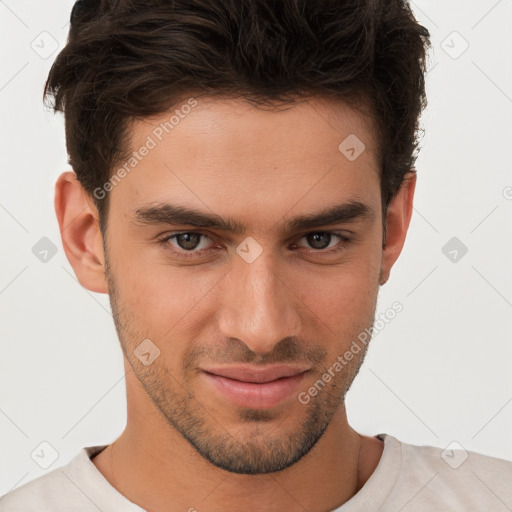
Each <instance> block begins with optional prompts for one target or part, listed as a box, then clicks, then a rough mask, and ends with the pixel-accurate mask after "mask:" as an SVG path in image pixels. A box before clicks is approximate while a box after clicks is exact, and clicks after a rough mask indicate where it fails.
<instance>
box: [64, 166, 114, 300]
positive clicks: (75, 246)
mask: <svg viewBox="0 0 512 512" xmlns="http://www.w3.org/2000/svg"><path fill="white" fill-rule="evenodd" d="M55 213H56V214H57V220H58V222H59V229H60V235H61V239H62V245H63V246H64V252H65V253H66V256H67V258H68V261H69V263H70V264H71V266H72V267H73V270H74V271H75V275H76V277H77V279H78V281H79V282H80V284H81V285H82V286H84V287H85V288H87V289H88V290H90V291H92V292H98V293H108V286H107V281H106V278H105V255H104V252H103V238H102V235H101V231H100V227H99V215H98V210H97V208H96V206H95V205H94V202H93V201H92V199H91V197H90V196H89V195H88V194H87V192H86V191H85V190H84V188H83V187H82V185H81V184H80V182H79V181H78V180H77V178H76V174H75V173H74V172H69V171H68V172H64V173H62V174H61V175H60V176H59V178H58V180H57V183H56V184H55Z"/></svg>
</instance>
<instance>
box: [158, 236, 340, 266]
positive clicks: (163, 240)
mask: <svg viewBox="0 0 512 512" xmlns="http://www.w3.org/2000/svg"><path fill="white" fill-rule="evenodd" d="M192 233H193V234H196V235H200V236H203V237H206V238H209V239H210V240H211V237H209V236H208V235H207V234H206V233H200V232H198V231H181V232H179V233H174V234H172V235H165V236H164V237H163V238H161V239H159V243H161V244H162V245H163V246H164V248H165V249H166V250H170V251H171V252H172V253H173V256H176V257H178V258H182V259H190V258H196V257H201V256H203V255H204V254H206V253H209V252H211V251H212V250H214V249H202V250H199V251H197V250H192V251H183V252H181V251H177V250H175V249H169V245H170V244H169V243H168V242H169V240H171V239H173V238H176V237H178V236H180V235H188V234H192ZM318 234H329V235H332V236H334V237H336V238H337V239H338V240H340V242H341V243H340V244H338V245H337V246H335V247H336V248H334V249H330V250H325V249H312V250H311V251H310V252H314V253H317V254H334V253H337V252H340V251H342V250H344V249H346V248H347V246H348V245H349V243H350V238H348V237H347V236H345V235H342V234H341V233H337V232H335V231H311V232H309V233H306V234H305V235H302V236H301V237H300V238H301V239H302V238H305V237H307V236H310V235H318Z"/></svg>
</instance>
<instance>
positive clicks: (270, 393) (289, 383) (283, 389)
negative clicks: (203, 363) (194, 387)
mask: <svg viewBox="0 0 512 512" xmlns="http://www.w3.org/2000/svg"><path fill="white" fill-rule="evenodd" d="M203 374H204V375H205V377H206V378H207V379H208V381H209V382H211V383H212V384H213V385H214V386H215V388H216V389H217V390H218V391H220V392H221V393H222V395H224V396H225V397H227V398H228V399H229V400H230V401H232V402H234V403H235V404H236V405H238V406H240V407H249V408H251V409H266V408H269V407H274V406H276V405H278V404H279V403H281V402H282V401H283V400H285V399H286V398H288V397H289V396H291V395H293V394H294V393H296V392H297V390H298V388H299V386H300V384H301V382H302V380H303V379H304V375H305V373H301V374H299V375H293V376H292V377H283V378H281V379H277V380H274V381H272V382H265V383H255V382H242V381H239V380H234V379H228V378H227V377H221V376H219V375H214V374H212V373H207V372H203Z"/></svg>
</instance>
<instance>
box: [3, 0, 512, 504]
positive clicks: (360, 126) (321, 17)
mask: <svg viewBox="0 0 512 512" xmlns="http://www.w3.org/2000/svg"><path fill="white" fill-rule="evenodd" d="M428 45H429V34H428V31H427V30H426V29H425V28H424V27H422V26H420V25H418V24H417V22H416V20H415V19H414V17H413V15H412V13H411V11H410V9H409V7H408V6H407V4H406V3H405V2H403V1H400V0H392V1H389V0H388V1H363V0H358V1H355V0H352V1H334V0H332V1H318V0H281V1H279V2H278V1H271V0H238V1H236V2H234V1H229V0H219V1H218V2H209V1H206V0H188V1H179V0H176V1H174V2H170V1H168V0H167V1H165V0H150V1H148V0H145V1H144V2H143V1H136V0H131V1H130V0H120V1H118V2H113V1H107V0H103V1H84V2H77V3H76V4H75V7H74V9H73V12H72V16H71V28H70V34H69V40H68V44H67V46H66V47H65V48H64V49H63V50H62V52H61V53H60V54H59V56H58V58H57V59H56V62H55V63H54V65H53V67H52V70H51V72H50V76H49V78H48V82H47V86H46V89H45V93H46V94H48V95H53V96H54V98H55V109H56V110H62V111H64V112H65V122H66V140H67V148H68V153H69V155H70V163H71V165H72V166H73V170H74V172H65V173H63V174H62V175H61V176H60V177H59V179H58V181H57V184H56V195H55V208H56V213H57V217H58V221H59V226H60V229H61V234H62V242H63V246H64V250H65V252H66V255H67V257H68V259H69V261H70V263H71V265H72V266H73V269H74V271H75V273H76V276H77V278H78V279H79V281H80V283H81V284H82V285H83V286H84V287H85V288H87V289H88V290H91V291H95V292H99V293H108V294H109V297H110V301H111V306H112V312H113V315H114V320H115V324H116V328H117V333H118V336H119V340H120V343H121V346H122V349H123V352H124V361H125V368H126V385H127V397H128V421H127V425H126V428H125V430H124V431H123V433H122V434H121V435H120V436H119V438H118V439H117V440H116V441H115V442H113V443H112V444H110V445H108V446H107V445H104V446H92V447H85V448H83V449H82V450H81V451H80V452H79V453H78V454H77V456H76V457H75V458H74V459H73V460H72V461H71V462H70V463H69V464H68V465H66V466H64V467H61V468H57V469H55V470H53V471H51V472H49V473H47V474H46V475H44V476H43V477H40V478H38V479H36V480H34V481H32V482H29V483H27V484H25V485H23V486H21V487H19V488H18V489H16V490H14V491H12V492H11V493H9V494H7V495H6V496H4V497H3V498H2V499H1V500H0V507H1V508H2V510H5V511H6V512H14V511H21V510H23V511H32V510H34V511H35V510H38V511H64V510H66V511H67V510H73V511H93V510H94V511H95V510H102V511H104V512H106V511H140V510H148V511H179V510H183V511H186V510H188V511H196V510H197V511H209V512H220V511H226V510H244V511H269V512H273V511H282V510H286V511H303V510H307V511H309V512H327V511H334V510H339V511H344V512H345V511H347V512H354V511H377V510H379V511H398V510H404V511H427V510H429V511H430V510H457V511H458V510H486V511H487V510H493V511H499V510H507V508H508V509H510V508H511V507H512V485H511V483H512V463H510V462H507V461H505V460H500V459H494V458H491V457H486V456H483V455H479V454H476V453H470V454H469V456H468V457H467V460H465V461H464V462H463V463H462V464H460V465H457V467H455V466H456V465H449V464H447V463H446V462H445V460H443V458H442V457H441V449H439V448H434V447H419V446H413V445H409V444H406V443H402V442H400V441H399V440H398V439H396V438H394V437H393V436H390V435H385V434H381V435H379V436H375V437H369V436H363V435H360V434H359V433H357V432H355V431H354V430H353V429H352V428H351V427H350V425H349V424H348V422H347V416H346V410H345V405H344V398H345V395H346V393H347V391H348V389H349V388H350V385H351V383H352V381H353V379H354V377H355V376H356V374H357V372H358V370H359V368H360V366H361V364H362V362H363V360H364V356H365V353H366V349H367V346H368V341H369V340H368V335H367V333H368V332H370V333H371V330H372V326H373V323H374V319H375V310H376V302H377V296H378V291H379V287H380V286H381V285H382V284H384V283H385V282H386V281H387V280H388V278H389V275H390V271H391V268H392V266H393V265H394V263H395V261H396V260H397V258H398V257H399V254H400V252H401V250H402V247H403V245H404V242H405V237H406V233H407V229H408V226H409V222H410V219H411V214H412V204H413V195H414V189H415V183H416V174H415V171H414V168H413V164H414V161H415V155H414V150H415V148H416V147H417V140H416V135H417V129H418V118H419V115H420V113H421V110H422V108H423V107H424V106H425V104H426V101H425V90H424V72H425V50H426V48H427V47H428ZM365 334H366V336H365ZM466 455H467V454H464V456H466ZM451 456H453V457H454V458H458V457H460V456H461V454H460V453H458V452H453V453H452V454H451Z"/></svg>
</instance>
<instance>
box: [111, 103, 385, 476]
mask: <svg viewBox="0 0 512 512" xmlns="http://www.w3.org/2000/svg"><path fill="white" fill-rule="evenodd" d="M184 104H186V101H185V102H184ZM176 109H177V110H179V111H180V112H181V114H182V115H181V116H179V122H176V119H177V118H174V120H173V121H174V128H173V129H172V130H169V128H168V126H169V125H167V129H168V130H169V133H168V134H167V133H165V130H164V131H163V132H162V129H161V127H160V129H159V126H160V123H165V122H168V121H169V119H170V118H171V116H172V115H173V114H174V108H173V111H172V112H170V113H169V114H165V115H162V116H161V117H159V118H158V119H153V120H152V121H151V122H149V121H144V122H142V121H138V122H136V123H135V124H134V127H133V139H132V148H133V149H134V150H135V151H137V150H139V148H141V147H142V146H146V147H149V148H150V149H149V151H147V154H146V155H145V156H143V157H141V159H140V162H138V163H137V164H136V165H135V166H132V167H131V170H130V172H129V173H128V174H127V176H126V177H124V178H123V179H122V180H121V182H120V183H118V184H116V186H115V187H114V188H113V190H112V191H111V192H110V206H109V213H108V227H107V231H106V245H107V257H108V281H109V293H110V298H111V303H112V309H113V313H114V317H115V322H116V327H117V330H118V334H119V337H120V341H121V345H122V347H123V350H124V353H125V357H126V358H127V359H128V360H129V362H130V364H131V365H132V367H133V370H134V373H135V375H136V376H137V378H138V379H139V381H140V383H141V384H142V385H143V387H144V389H145V390H146V392H147V397H149V399H150V400H151V401H152V402H153V403H154V404H155V406H156V407H158V409H159V410H160V411H161V413H162V414H163V416H164V418H165V419H166V421H167V422H168V424H169V425H170V426H171V428H175V429H177V430H178V431H179V432H180V433H181V434H182V435H183V436H184V437H185V438H186V439H187V440H188V441H189V442H190V443H191V444H192V445H193V446H194V447H195V448H196V449H197V450H198V451H199V453H200V454H201V455H202V456H203V457H205V458H206V459H208V460H209V461H210V462H212V463H214V464H216V465H217V466H219V467H222V468H224V469H226V470H229V471H233V472H239V473H252V474H255V473H266V472H273V471H278V470H281V469H284V468H285V467H288V466H289V465H291V464H293V463H294V462H296V461H297V460H299V459H300V458H301V457H302V456H303V455H305V454H306V453H307V452H308V451H309V450H310V449H311V448H312V447H313V446H314V444H315V443H316V442H317V441H318V440H319V438H320V437H321V436H322V434H323V433H324V431H325V429H326V428H327V426H328V424H329V422H330V421H331V419H332V418H333V416H334V414H335V412H336V410H337V409H338V408H339V406H340V405H341V404H342V403H343V399H344V396H345V393H346V392H347V390H348V388H349V387H350V385H351V383H352V380H353V378H354V377H355V375H356V373H357V371H358V369H359V366H360V364H361V363H362V360H363V357H364V353H365V350H361V351H360V352H359V353H358V354H356V355H354V358H353V359H352V360H351V361H350V362H349V363H348V364H347V365H346V366H344V367H343V369H342V370H341V371H339V372H337V373H336V376H335V377H334V378H332V379H330V380H329V382H328V383H326V384H325V386H324V387H323V388H322V389H321V390H320V391H319V392H318V393H317V395H316V396H314V397H312V398H311V400H310V401H309V402H308V403H304V402H305V401H304V400H299V395H300V393H301V392H302V393H303V392H304V391H307V390H308V389H309V388H311V387H312V386H314V384H315V382H317V381H318V380H319V379H321V378H322V375H323V374H324V372H326V371H327V370H328V369H329V368H331V367H332V366H333V364H334V363H335V361H336V360H337V357H338V355H340V354H343V353H344V352H345V351H346V350H347V349H348V348H349V346H350V344H351V343H352V341H353V340H355V339H356V338H357V336H358V334H359V333H361V332H363V331H364V330H365V328H370V327H371V326H372V324H373V319H374V314H375V308H376V300H377V294H378V289H379V279H380V270H381V263H382V216H381V198H380V186H379V175H378V167H377V156H376V153H375V151H376V148H375V145H374V140H373V139H372V137H371V135H370V132H369V130H368V127H367V125H365V124H364V121H363V118H362V117H361V114H359V113H358V112H356V111H353V110H351V109H350V108H349V107H348V106H346V105H344V104H342V103H334V102H330V101H327V100H320V99H314V100H311V101H310V102H306V103H300V104H298V105H296V106H294V107H293V108H290V109H288V110H285V111H278V110H272V111H263V110H258V109H256V108H255V107H253V106H250V105H249V104H247V103H244V102H242V101H241V100H228V99H216V100H213V99H208V100H207V99H205V98H201V99H200V100H198V102H197V105H196V106H194V107H193V108H191V109H188V108H186V109H181V110H180V105H177V106H176ZM189 110H190V112H189ZM185 112H189V113H187V114H184V113H185ZM350 134H354V135H356V136H357V138H358V139H359V140H360V141H362V142H363V143H364V144H365V146H366V149H365V150H364V151H363V152H362V153H361V154H360V155H359V156H358V157H357V158H356V159H355V160H353V158H347V156H346V155H347V154H348V155H349V156H352V152H351V151H350V149H349V150H348V153H347V152H346V151H344V153H342V152H341V151H340V149H339V148H338V146H339V145H340V143H341V142H342V141H344V140H345V139H346V138H347V137H348V136H349V135H350ZM148 137H150V139H151V141H150V139H148ZM159 139H161V140H159ZM350 140H351V139H349V141H350ZM352 140H353V139H352ZM153 146H154V147H153ZM345 149H346V148H345ZM358 150H359V147H358V148H356V153H355V154H356V155H357V151H358ZM141 153H146V151H144V150H143V151H142V152H141ZM139 156H140V155H139ZM132 164H133V162H132ZM127 168H129V167H127ZM166 205H168V206H167V207H166ZM342 205H345V213H344V215H341V216H340V218H338V220H333V219H331V220H330V221H329V222H327V223H325V222H324V223H321V224H315V225H314V226H311V225H308V226H305V225H304V224H302V225H298V224H292V223H291V221H292V220H293V219H296V218H297V217H309V216H314V215H318V214H320V213H325V211H326V210H328V209H331V208H332V209H334V208H336V207H339V206H342ZM176 207H182V208H188V209H193V210H197V211H200V212H202V213H204V214H205V215H210V216H211V215H214V216H216V217H217V219H220V220H226V219H230V220H231V221H232V224H236V226H239V227H242V228H243V229H244V231H231V230H227V229H224V228H225V227H226V226H224V227H220V226H216V225H210V226H208V227H204V228H201V227H197V226H196V225H193V224H190V223H188V222H186V221H183V220H180V221H179V222H177V221H176V220H173V219H171V218H170V214H171V213H173V212H172V209H175V208H176ZM341 213H343V212H341ZM335 234H339V235H341V237H340V238H338V237H336V236H335ZM173 235H177V236H173ZM180 255H181V256H182V257H180ZM143 340H151V342H148V341H145V342H144V343H145V344H143V345H141V347H142V348H143V350H142V352H144V354H145V355H144V356H143V357H141V359H142V361H141V360H140V359H139V358H138V357H137V356H136V355H135V354H134V350H135V351H136V352H137V353H139V352H138V351H139V350H141V349H138V350H136V349H137V347H138V346H139V345H140V344H141V343H142V342H143ZM155 347H157V348H158V349H159V351H160V353H159V355H158V357H156V358H155V359H154V360H152V359H153V357H154V356H155V355H156V353H157V351H156V349H155ZM139 355H140V354H139ZM144 360H145V361H146V362H148V361H150V360H152V362H150V364H147V365H146V364H144V363H143V361H144ZM147 397H145V399H148V398H147Z"/></svg>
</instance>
